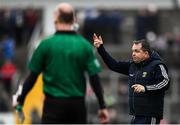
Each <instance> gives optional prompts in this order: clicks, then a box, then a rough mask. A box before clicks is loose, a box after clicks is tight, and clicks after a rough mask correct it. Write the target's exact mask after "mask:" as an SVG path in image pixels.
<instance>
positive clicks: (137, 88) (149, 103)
mask: <svg viewBox="0 0 180 125" xmlns="http://www.w3.org/2000/svg"><path fill="white" fill-rule="evenodd" d="M93 39H94V46H95V47H96V48H97V49H98V53H99V54H100V55H101V57H102V59H103V61H104V62H105V63H106V65H107V66H108V67H109V68H110V69H111V70H113V71H115V72H118V73H121V74H124V75H127V76H128V78H129V84H128V85H129V108H130V111H129V113H130V115H132V119H131V124H160V120H161V119H162V118H163V108H164V95H165V91H166V90H167V89H168V87H169V77H168V74H167V67H166V65H165V64H164V63H163V62H162V60H161V59H160V57H159V55H158V54H157V53H156V52H155V51H152V49H151V47H150V45H149V43H148V42H147V41H145V40H138V41H134V42H133V45H132V60H129V61H118V62H117V61H116V60H114V59H113V58H112V57H111V56H110V55H109V54H108V53H107V51H106V50H105V48H104V46H103V40H102V38H101V36H99V37H98V36H97V35H96V34H94V36H93Z"/></svg>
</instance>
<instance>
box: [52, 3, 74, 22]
mask: <svg viewBox="0 0 180 125" xmlns="http://www.w3.org/2000/svg"><path fill="white" fill-rule="evenodd" d="M55 16H56V17H55V18H56V20H55V21H57V22H59V23H63V24H73V23H74V19H75V16H74V9H73V7H72V6H71V5H70V4H68V3H60V4H59V5H58V6H57V9H56V15H55Z"/></svg>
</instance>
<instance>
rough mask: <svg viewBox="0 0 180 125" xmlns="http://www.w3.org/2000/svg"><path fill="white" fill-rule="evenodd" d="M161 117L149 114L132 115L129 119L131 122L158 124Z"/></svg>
mask: <svg viewBox="0 0 180 125" xmlns="http://www.w3.org/2000/svg"><path fill="white" fill-rule="evenodd" d="M160 120H161V118H157V117H151V116H133V117H132V119H131V124H150V125H155V124H160Z"/></svg>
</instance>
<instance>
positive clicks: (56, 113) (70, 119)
mask: <svg viewBox="0 0 180 125" xmlns="http://www.w3.org/2000/svg"><path fill="white" fill-rule="evenodd" d="M86 117H87V116H86V107H85V99H84V97H73V98H54V97H50V96H46V98H45V102H44V107H43V116H42V121H41V122H42V124H86V123H87V118H86Z"/></svg>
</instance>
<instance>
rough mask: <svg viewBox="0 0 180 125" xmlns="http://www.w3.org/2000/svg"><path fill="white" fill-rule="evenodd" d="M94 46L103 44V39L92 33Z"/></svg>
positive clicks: (97, 46)
mask: <svg viewBox="0 0 180 125" xmlns="http://www.w3.org/2000/svg"><path fill="white" fill-rule="evenodd" d="M93 41H94V43H93V44H94V47H96V48H99V46H100V45H101V44H103V40H102V37H101V36H99V37H98V36H97V35H96V34H95V33H94V35H93Z"/></svg>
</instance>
